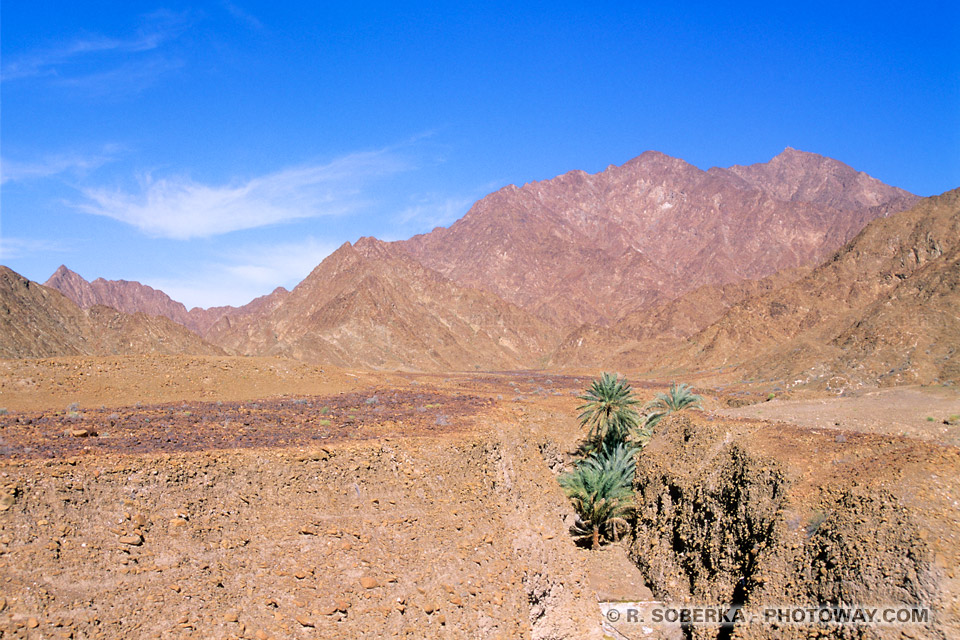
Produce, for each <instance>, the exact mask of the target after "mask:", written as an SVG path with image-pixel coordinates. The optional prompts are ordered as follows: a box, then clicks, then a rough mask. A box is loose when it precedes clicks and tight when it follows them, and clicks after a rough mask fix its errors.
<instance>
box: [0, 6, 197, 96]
mask: <svg viewBox="0 0 960 640" xmlns="http://www.w3.org/2000/svg"><path fill="white" fill-rule="evenodd" d="M189 26H190V20H189V17H188V16H187V14H175V13H170V12H165V11H161V12H156V13H153V14H151V15H149V16H146V17H145V23H144V25H142V26H141V27H140V28H139V29H137V30H136V32H135V33H134V34H132V35H131V36H129V37H126V38H113V37H108V36H101V35H90V36H85V37H81V38H77V39H75V40H73V41H72V42H69V43H65V44H60V45H56V46H52V47H48V48H45V49H39V50H36V51H32V52H30V53H26V54H23V55H19V56H13V57H12V59H11V57H10V56H7V58H8V60H9V61H8V62H7V63H6V64H5V65H3V69H2V78H3V81H4V82H8V81H10V80H19V79H23V78H33V77H43V76H51V77H56V78H62V77H64V75H65V74H67V75H68V70H67V69H66V67H67V66H68V65H70V64H72V63H76V62H79V61H82V60H84V59H86V58H89V57H91V56H94V55H98V54H100V55H103V54H111V53H113V54H117V55H116V57H117V58H118V59H121V60H123V61H127V57H128V56H129V55H131V54H136V53H142V52H146V51H153V50H156V49H158V48H159V47H160V46H161V45H163V44H164V43H166V42H168V41H170V40H173V39H174V38H176V37H177V36H179V35H180V34H181V33H183V32H184V31H185V30H186V29H187V28H188V27H189Z"/></svg>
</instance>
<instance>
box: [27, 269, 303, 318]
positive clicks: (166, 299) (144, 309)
mask: <svg viewBox="0 0 960 640" xmlns="http://www.w3.org/2000/svg"><path fill="white" fill-rule="evenodd" d="M43 285H44V286H45V287H50V288H52V289H56V290H57V291H59V292H60V293H62V294H63V295H65V296H67V297H68V298H70V299H71V300H73V301H74V302H76V303H77V304H78V305H79V306H80V308H82V309H89V308H90V307H93V306H96V305H103V306H106V307H112V308H114V309H116V310H117V311H122V312H124V313H145V314H147V315H151V316H163V317H166V318H170V319H171V320H173V321H174V322H176V323H179V324H182V325H183V326H185V327H187V328H188V329H190V330H191V331H193V332H194V333H196V334H198V335H201V336H202V335H203V334H204V333H206V332H207V330H208V329H209V328H210V327H211V326H212V325H213V324H214V323H216V322H217V320H219V319H220V318H222V317H223V316H226V315H232V314H243V313H252V312H253V311H256V310H258V309H262V308H263V307H264V306H267V305H269V304H271V303H274V302H275V301H277V300H279V299H281V298H282V297H283V295H284V294H286V293H287V290H286V289H284V288H283V287H277V288H276V289H275V290H274V291H273V292H272V293H271V294H269V295H266V296H261V297H259V298H256V299H254V300H252V301H251V302H249V303H247V304H245V305H243V306H242V307H230V306H225V307H210V308H208V309H201V308H199V307H194V308H193V309H190V310H189V311H187V308H186V307H185V306H184V305H183V303H181V302H177V301H176V300H173V299H171V298H170V296H168V295H167V294H165V293H164V292H163V291H158V290H157V289H154V288H153V287H150V286H148V285H145V284H141V283H139V282H131V281H129V280H105V279H103V278H97V279H96V280H93V281H92V282H88V281H87V280H85V279H84V278H83V276H81V275H80V274H78V273H76V272H74V271H71V270H70V269H68V268H67V267H66V266H64V265H60V267H59V268H58V269H57V270H56V271H55V272H54V273H53V275H52V276H50V278H49V279H47V281H46V282H44V283H43Z"/></svg>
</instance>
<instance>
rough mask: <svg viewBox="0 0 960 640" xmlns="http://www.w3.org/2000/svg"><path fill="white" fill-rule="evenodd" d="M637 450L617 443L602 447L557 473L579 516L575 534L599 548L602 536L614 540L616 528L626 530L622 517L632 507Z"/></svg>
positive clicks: (594, 547) (625, 523) (624, 519)
mask: <svg viewBox="0 0 960 640" xmlns="http://www.w3.org/2000/svg"><path fill="white" fill-rule="evenodd" d="M637 451H638V449H636V448H634V447H630V446H627V445H625V444H620V445H618V446H617V447H616V448H604V449H603V450H602V451H600V452H599V453H595V454H593V455H592V456H590V457H589V458H587V459H586V460H584V461H583V462H581V463H580V464H579V465H577V468H576V469H575V470H574V471H572V472H570V473H566V474H564V475H562V476H560V486H562V487H563V490H564V492H565V493H566V494H567V497H569V498H570V499H571V500H572V502H573V507H574V509H576V511H577V515H578V516H579V517H580V519H579V521H578V523H577V525H576V527H574V531H575V533H576V534H577V535H578V536H580V537H581V538H587V537H589V538H590V541H591V548H593V549H599V548H600V539H601V535H602V536H603V537H604V538H606V539H610V540H616V539H617V538H618V537H619V535H618V533H619V532H618V531H617V528H618V527H623V528H624V529H626V526H627V521H626V518H625V516H626V515H627V514H628V513H629V512H630V511H631V510H633V506H634V503H633V478H634V472H635V470H636V463H635V462H634V456H635V455H636V453H637Z"/></svg>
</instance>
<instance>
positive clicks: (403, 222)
mask: <svg viewBox="0 0 960 640" xmlns="http://www.w3.org/2000/svg"><path fill="white" fill-rule="evenodd" d="M475 201H476V197H474V196H467V197H444V196H438V195H434V194H431V195H427V196H423V197H421V198H418V199H417V201H416V202H415V203H413V204H411V205H410V206H408V207H407V208H405V209H404V210H403V211H401V212H400V213H399V214H397V216H396V220H397V222H398V223H399V225H400V226H401V227H404V228H407V227H415V228H417V229H423V230H425V231H429V230H431V229H433V228H434V227H441V226H446V225H448V224H450V223H452V222H454V221H455V220H457V219H458V218H460V217H462V216H463V214H464V213H466V212H467V209H469V208H470V205H472V204H473V203H474V202H475Z"/></svg>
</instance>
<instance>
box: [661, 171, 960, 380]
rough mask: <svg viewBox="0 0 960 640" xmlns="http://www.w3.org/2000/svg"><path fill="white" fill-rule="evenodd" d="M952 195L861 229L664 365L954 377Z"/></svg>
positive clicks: (955, 226) (958, 249) (957, 330)
mask: <svg viewBox="0 0 960 640" xmlns="http://www.w3.org/2000/svg"><path fill="white" fill-rule="evenodd" d="M957 309H960V189H958V190H954V191H949V192H947V193H945V194H943V195H940V196H935V197H932V198H925V199H923V200H922V201H921V202H920V203H919V204H918V205H917V206H915V207H914V208H912V209H910V210H909V211H905V212H902V213H898V214H896V215H893V216H890V217H889V218H883V219H878V220H875V221H873V222H872V223H870V224H869V225H868V226H867V227H866V228H865V229H864V230H863V231H862V232H861V233H860V234H859V235H858V236H857V237H856V238H855V239H854V240H853V241H851V242H850V243H849V244H847V245H846V246H844V247H843V248H842V249H841V250H840V251H838V252H837V253H836V254H835V255H834V256H833V257H831V258H830V259H829V260H827V261H826V262H825V263H824V264H822V265H820V266H819V267H817V268H816V269H814V270H813V271H812V272H811V273H810V274H809V275H807V276H805V277H803V278H801V279H799V280H797V281H796V282H793V283H791V284H788V285H786V286H784V287H782V288H779V289H777V290H775V291H773V292H770V293H767V294H765V295H761V296H759V297H755V298H751V299H749V300H746V301H744V302H743V303H741V304H738V305H736V306H734V307H733V308H731V309H730V311H729V312H727V314H726V315H724V317H723V318H721V319H720V320H719V321H718V322H717V323H715V324H714V325H712V326H710V327H708V328H706V329H705V330H703V331H702V332H700V333H699V334H697V335H696V336H694V337H693V338H692V339H691V343H690V345H688V346H686V347H684V348H683V349H682V350H680V351H679V352H677V353H675V354H673V355H672V356H671V357H670V358H669V359H668V362H669V363H671V364H680V365H684V366H687V367H695V368H698V369H703V368H709V367H715V366H723V365H737V366H739V367H740V369H741V370H743V371H744V372H745V373H746V374H747V375H748V376H761V377H775V378H780V379H790V380H791V381H792V382H793V383H796V384H813V385H819V386H829V387H838V388H843V387H847V386H851V385H860V384H872V383H876V382H879V383H881V384H902V383H930V382H934V381H938V380H939V381H944V380H953V381H960V342H958V336H960V317H958V315H957Z"/></svg>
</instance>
